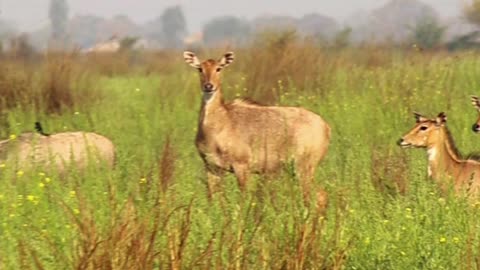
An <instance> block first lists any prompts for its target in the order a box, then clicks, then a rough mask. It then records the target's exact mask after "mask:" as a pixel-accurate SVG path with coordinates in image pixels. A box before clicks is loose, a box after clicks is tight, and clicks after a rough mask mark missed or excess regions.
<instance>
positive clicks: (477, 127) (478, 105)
mask: <svg viewBox="0 0 480 270" xmlns="http://www.w3.org/2000/svg"><path fill="white" fill-rule="evenodd" d="M471 98H472V105H473V107H475V109H476V110H477V111H478V112H479V114H478V115H479V117H478V118H477V122H475V123H474V124H473V126H472V130H473V132H475V133H480V99H479V98H478V97H476V96H472V97H471Z"/></svg>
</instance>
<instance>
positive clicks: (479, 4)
mask: <svg viewBox="0 0 480 270" xmlns="http://www.w3.org/2000/svg"><path fill="white" fill-rule="evenodd" d="M463 13H464V15H465V18H466V19H467V21H468V22H470V23H471V24H475V25H478V26H480V0H471V1H470V2H469V3H467V4H465V6H464V7H463Z"/></svg>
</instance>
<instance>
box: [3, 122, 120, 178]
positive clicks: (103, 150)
mask: <svg viewBox="0 0 480 270" xmlns="http://www.w3.org/2000/svg"><path fill="white" fill-rule="evenodd" d="M38 129H39V128H38V127H37V130H38ZM38 131H39V132H38V133H23V134H21V135H19V136H18V137H17V138H15V139H9V140H3V141H0V162H10V161H12V162H14V163H15V164H16V166H17V168H19V169H20V168H22V169H27V168H32V167H38V166H41V167H44V168H46V169H55V170H57V171H58V172H59V173H65V172H66V169H67V168H68V167H69V166H73V167H75V168H77V169H79V170H82V169H85V168H86V167H87V165H88V164H89V163H95V164H98V163H104V164H106V165H108V166H110V167H113V165H114V161H115V146H114V144H113V143H112V141H111V140H110V139H108V138H106V137H104V136H102V135H99V134H96V133H91V132H63V133H56V134H51V135H48V134H45V133H43V131H42V130H41V127H40V130H38Z"/></svg>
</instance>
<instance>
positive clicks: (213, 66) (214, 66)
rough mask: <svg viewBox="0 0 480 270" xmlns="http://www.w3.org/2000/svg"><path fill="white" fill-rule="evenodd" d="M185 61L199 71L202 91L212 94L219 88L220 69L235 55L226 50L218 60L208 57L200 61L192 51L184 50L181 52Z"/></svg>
mask: <svg viewBox="0 0 480 270" xmlns="http://www.w3.org/2000/svg"><path fill="white" fill-rule="evenodd" d="M183 58H185V62H187V64H189V65H190V66H192V67H194V68H196V69H197V70H198V72H199V73H200V84H201V88H202V91H203V92H204V93H208V94H213V93H214V92H215V91H217V90H218V89H219V88H220V74H221V71H222V70H223V69H224V68H225V67H227V66H228V65H230V64H231V63H232V62H233V60H234V59H235V56H234V54H233V52H227V53H226V54H224V55H223V57H222V58H220V60H218V61H217V60H213V59H208V60H206V61H203V62H201V61H200V60H199V59H198V58H197V56H196V55H195V54H194V53H193V52H189V51H185V52H184V53H183Z"/></svg>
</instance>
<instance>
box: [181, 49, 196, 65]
mask: <svg viewBox="0 0 480 270" xmlns="http://www.w3.org/2000/svg"><path fill="white" fill-rule="evenodd" d="M183 58H184V59H185V62H186V63H187V64H189V65H190V66H192V67H194V68H200V60H198V58H197V56H196V55H195V54H194V53H193V52H189V51H184V52H183Z"/></svg>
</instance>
